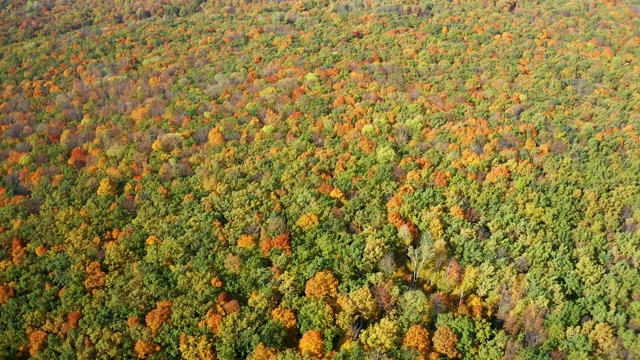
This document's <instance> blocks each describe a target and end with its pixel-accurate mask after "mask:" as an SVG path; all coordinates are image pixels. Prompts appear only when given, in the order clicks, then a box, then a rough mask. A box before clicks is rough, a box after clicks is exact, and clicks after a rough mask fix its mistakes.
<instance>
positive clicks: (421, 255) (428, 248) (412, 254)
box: [407, 232, 435, 285]
mask: <svg viewBox="0 0 640 360" xmlns="http://www.w3.org/2000/svg"><path fill="white" fill-rule="evenodd" d="M407 255H408V256H409V260H411V267H412V268H413V274H412V275H411V284H412V285H415V283H416V282H417V280H418V278H419V277H420V272H421V271H422V269H424V266H425V265H426V264H427V262H428V261H431V260H433V259H434V257H435V251H434V249H433V238H432V237H431V234H429V233H428V232H424V233H423V234H422V238H421V239H420V244H419V245H418V246H417V247H415V248H414V247H413V246H410V247H409V253H408V254H407Z"/></svg>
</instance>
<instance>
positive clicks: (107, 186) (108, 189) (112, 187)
mask: <svg viewBox="0 0 640 360" xmlns="http://www.w3.org/2000/svg"><path fill="white" fill-rule="evenodd" d="M117 193H118V189H117V188H116V183H115V181H113V180H111V179H109V178H104V179H102V180H100V186H98V195H101V196H102V195H116V194H117Z"/></svg>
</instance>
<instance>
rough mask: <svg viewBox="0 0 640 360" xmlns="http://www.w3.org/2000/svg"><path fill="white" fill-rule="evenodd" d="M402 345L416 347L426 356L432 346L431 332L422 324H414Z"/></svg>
mask: <svg viewBox="0 0 640 360" xmlns="http://www.w3.org/2000/svg"><path fill="white" fill-rule="evenodd" d="M402 345H403V346H406V347H410V348H414V349H416V350H418V351H419V352H420V354H422V355H423V356H424V355H426V354H427V351H429V348H430V341H429V332H428V331H427V329H425V328H424V327H422V326H421V325H417V324H416V325H412V326H411V327H410V328H409V330H408V331H407V333H406V334H405V335H404V340H403V341H402Z"/></svg>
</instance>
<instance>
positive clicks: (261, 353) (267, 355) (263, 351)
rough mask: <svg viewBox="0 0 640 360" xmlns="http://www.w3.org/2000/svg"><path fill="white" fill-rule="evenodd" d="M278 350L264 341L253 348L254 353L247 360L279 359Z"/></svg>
mask: <svg viewBox="0 0 640 360" xmlns="http://www.w3.org/2000/svg"><path fill="white" fill-rule="evenodd" d="M277 359H278V351H277V350H276V349H274V348H268V347H266V346H265V345H264V343H262V342H261V343H259V344H258V346H256V348H255V349H254V350H253V354H251V356H249V357H248V358H247V360H277Z"/></svg>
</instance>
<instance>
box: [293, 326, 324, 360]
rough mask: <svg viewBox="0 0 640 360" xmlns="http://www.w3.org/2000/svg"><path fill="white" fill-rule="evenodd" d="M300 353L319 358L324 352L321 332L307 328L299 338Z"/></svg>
mask: <svg viewBox="0 0 640 360" xmlns="http://www.w3.org/2000/svg"><path fill="white" fill-rule="evenodd" d="M299 347H300V353H301V354H302V355H308V356H311V357H315V358H318V359H319V358H321V357H322V355H323V354H324V340H323V339H322V333H321V332H320V331H317V330H309V331H307V332H306V333H304V335H302V338H301V339H300V343H299Z"/></svg>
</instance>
